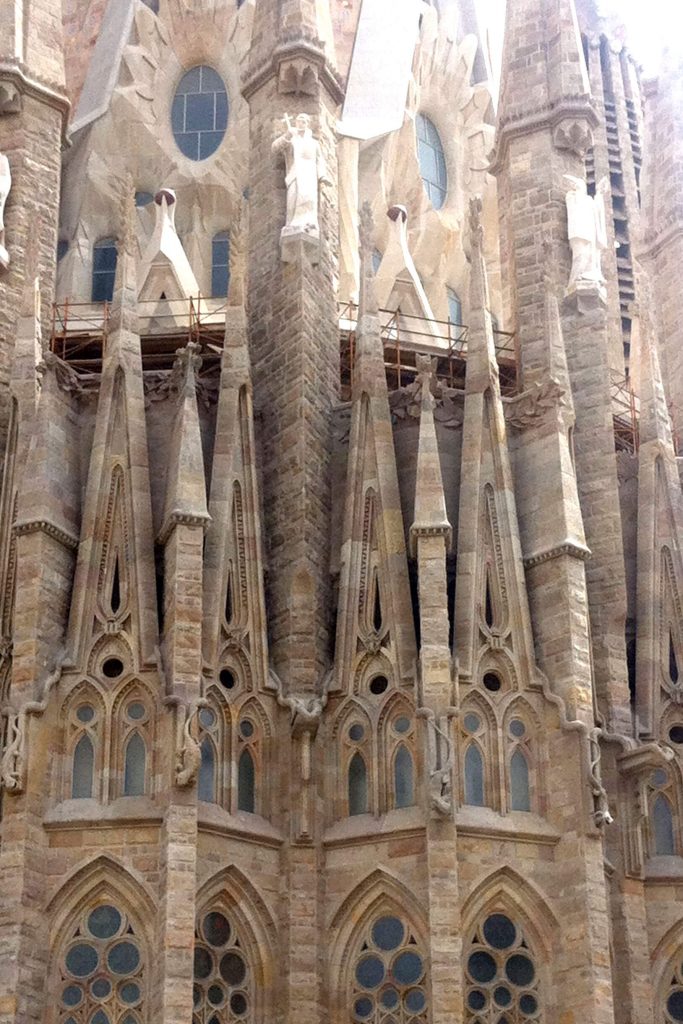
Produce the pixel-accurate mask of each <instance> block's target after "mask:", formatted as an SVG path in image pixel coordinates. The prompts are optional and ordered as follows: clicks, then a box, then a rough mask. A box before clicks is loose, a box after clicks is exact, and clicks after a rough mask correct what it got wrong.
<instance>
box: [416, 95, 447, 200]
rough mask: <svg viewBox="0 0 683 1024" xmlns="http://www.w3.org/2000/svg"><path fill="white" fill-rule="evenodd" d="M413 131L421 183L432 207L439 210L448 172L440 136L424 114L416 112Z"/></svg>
mask: <svg viewBox="0 0 683 1024" xmlns="http://www.w3.org/2000/svg"><path fill="white" fill-rule="evenodd" d="M415 132H416V135H417V159H418V162H419V164H420V174H421V176H422V184H423V185H424V187H425V192H426V193H427V195H428V196H429V198H430V200H431V203H432V206H433V207H434V209H435V210H440V209H441V207H442V206H443V204H444V203H445V202H446V194H447V192H448V173H447V171H446V158H445V156H444V152H443V145H442V144H441V138H440V137H439V133H438V132H437V130H436V128H435V127H434V125H433V124H432V122H431V121H430V120H429V118H428V117H425V115H424V114H418V115H417V117H416V118H415Z"/></svg>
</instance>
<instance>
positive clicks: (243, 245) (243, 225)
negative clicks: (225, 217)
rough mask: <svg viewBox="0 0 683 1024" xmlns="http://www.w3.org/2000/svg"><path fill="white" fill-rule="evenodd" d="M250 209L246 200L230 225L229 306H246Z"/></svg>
mask: <svg viewBox="0 0 683 1024" xmlns="http://www.w3.org/2000/svg"><path fill="white" fill-rule="evenodd" d="M248 219H249V208H248V206H247V201H246V199H242V200H241V202H240V204H239V206H238V207H237V213H236V216H235V218H234V220H233V222H232V224H231V225H230V284H229V285H228V305H229V306H243V305H244V280H245V277H246V273H247V238H248Z"/></svg>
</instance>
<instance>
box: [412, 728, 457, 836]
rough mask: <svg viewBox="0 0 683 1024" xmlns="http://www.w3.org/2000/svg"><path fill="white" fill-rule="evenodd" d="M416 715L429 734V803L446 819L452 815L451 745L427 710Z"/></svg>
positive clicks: (449, 739) (448, 737)
mask: <svg viewBox="0 0 683 1024" xmlns="http://www.w3.org/2000/svg"><path fill="white" fill-rule="evenodd" d="M418 714H419V715H420V717H423V718H425V719H426V721H427V728H428V729H429V731H430V732H431V737H430V742H429V744H428V748H429V761H430V763H429V764H428V766H427V771H428V789H429V802H430V805H431V808H432V810H433V811H435V812H436V814H438V815H439V817H441V818H448V817H450V816H451V815H452V813H453V764H454V761H453V743H452V742H451V738H450V736H449V735H448V734H447V733H446V732H444V731H443V729H441V728H440V726H439V725H438V724H437V721H436V717H435V715H434V713H433V712H432V711H431V710H430V709H429V708H422V709H420V711H419V712H418Z"/></svg>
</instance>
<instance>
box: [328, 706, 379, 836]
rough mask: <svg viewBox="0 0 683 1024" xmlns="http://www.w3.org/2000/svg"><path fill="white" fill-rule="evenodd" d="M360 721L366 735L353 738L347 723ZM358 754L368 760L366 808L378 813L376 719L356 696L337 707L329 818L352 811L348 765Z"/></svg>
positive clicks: (331, 750) (333, 736)
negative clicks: (373, 719) (374, 720)
mask: <svg viewBox="0 0 683 1024" xmlns="http://www.w3.org/2000/svg"><path fill="white" fill-rule="evenodd" d="M352 724H353V725H356V724H358V725H361V726H362V728H363V729H364V730H365V732H364V735H363V736H361V737H360V738H359V739H358V740H356V739H355V738H353V739H352V738H351V737H350V736H349V732H348V731H347V726H348V727H350V726H351V725H352ZM356 754H360V757H361V758H362V759H363V762H364V763H365V771H366V781H367V810H368V812H370V813H375V812H376V808H377V799H378V798H377V788H378V787H377V737H376V731H375V727H374V724H373V721H372V719H371V717H370V715H369V714H368V711H367V709H366V708H364V707H363V705H362V704H361V702H360V701H359V700H358V699H357V698H356V697H354V696H351V697H348V698H347V699H346V700H345V701H344V702H343V703H342V705H341V707H340V708H339V709H338V711H337V714H336V716H335V719H334V722H333V725H332V730H331V742H330V744H329V753H328V757H329V764H330V769H331V770H330V772H329V775H328V778H329V779H330V780H332V783H333V785H332V792H330V793H329V805H328V806H329V809H330V812H331V814H330V820H336V819H339V818H343V817H346V815H347V813H351V808H350V806H349V804H350V800H349V785H350V783H349V765H350V764H351V761H352V760H353V759H354V757H355V755H356Z"/></svg>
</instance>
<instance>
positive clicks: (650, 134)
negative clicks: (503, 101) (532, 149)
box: [638, 53, 683, 438]
mask: <svg viewBox="0 0 683 1024" xmlns="http://www.w3.org/2000/svg"><path fill="white" fill-rule="evenodd" d="M643 156H644V162H643V173H642V182H641V186H642V195H643V209H642V219H641V239H640V240H639V245H638V249H639V253H638V255H639V258H640V259H641V260H642V261H643V262H644V263H646V264H647V269H648V271H649V273H650V275H651V279H652V283H653V284H652V293H653V298H654V300H655V303H656V305H655V307H654V308H655V309H656V316H655V319H656V321H657V323H656V326H657V329H658V334H659V338H660V354H661V360H662V369H663V371H664V387H665V391H666V396H667V400H668V402H669V408H670V409H671V414H672V418H673V425H674V429H675V432H676V435H677V436H680V437H681V438H683V301H682V299H681V289H680V266H681V261H682V260H683V230H682V229H683V61H681V60H676V59H675V58H674V56H673V54H671V53H669V54H667V55H666V56H665V58H664V60H663V61H662V66H661V70H660V75H659V78H658V79H657V80H656V81H653V82H650V83H648V87H647V88H646V91H645V142H644V146H643Z"/></svg>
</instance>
